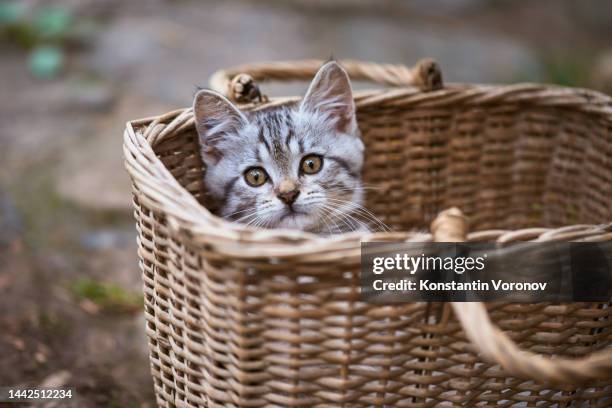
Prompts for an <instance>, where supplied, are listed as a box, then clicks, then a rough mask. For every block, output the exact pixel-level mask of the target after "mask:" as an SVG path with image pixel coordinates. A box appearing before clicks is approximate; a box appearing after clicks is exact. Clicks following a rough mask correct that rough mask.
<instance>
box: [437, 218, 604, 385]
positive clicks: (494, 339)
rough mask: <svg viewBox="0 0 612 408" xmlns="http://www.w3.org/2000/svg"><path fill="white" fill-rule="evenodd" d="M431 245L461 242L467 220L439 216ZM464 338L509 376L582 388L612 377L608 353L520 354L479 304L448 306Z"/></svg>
mask: <svg viewBox="0 0 612 408" xmlns="http://www.w3.org/2000/svg"><path fill="white" fill-rule="evenodd" d="M431 229H432V234H433V237H434V241H435V242H463V241H466V239H467V238H466V237H467V231H468V227H467V220H466V218H465V216H464V215H463V214H462V213H461V211H460V210H459V209H457V208H451V209H448V210H445V211H443V212H441V213H440V214H439V215H438V217H437V218H436V219H435V220H434V221H433V222H432V224H431ZM451 305H452V307H453V310H454V312H455V315H456V316H457V318H458V319H459V322H460V323H461V326H462V327H463V330H464V331H465V334H466V336H467V338H468V339H469V340H470V341H471V342H472V344H474V346H475V347H476V349H477V350H478V351H479V352H480V353H481V354H482V356H483V357H484V358H485V359H486V360H488V361H490V362H492V363H497V364H499V365H500V366H502V367H503V368H504V370H505V371H506V372H507V373H508V374H510V375H513V376H516V377H520V378H528V379H533V380H536V381H541V382H551V383H557V384H584V383H588V382H590V381H595V380H601V379H610V378H611V377H612V349H610V348H608V349H605V350H600V351H597V352H595V353H593V354H591V355H589V356H586V357H582V358H576V359H569V358H555V359H552V358H549V357H545V356H542V355H539V354H536V353H533V352H531V351H527V350H522V349H521V348H520V347H519V346H518V345H517V344H516V343H515V342H514V341H513V340H512V339H510V338H509V337H508V335H506V333H504V332H503V331H502V330H500V329H499V328H498V327H496V326H495V325H494V324H493V322H492V321H491V319H490V317H489V314H488V312H487V309H486V307H485V306H484V304H483V303H481V302H452V303H451Z"/></svg>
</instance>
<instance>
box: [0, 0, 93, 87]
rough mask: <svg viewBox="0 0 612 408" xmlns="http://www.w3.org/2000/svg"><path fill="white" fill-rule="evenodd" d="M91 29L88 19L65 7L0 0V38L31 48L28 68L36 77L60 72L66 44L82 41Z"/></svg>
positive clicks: (54, 74) (51, 75)
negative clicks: (77, 17)
mask: <svg viewBox="0 0 612 408" xmlns="http://www.w3.org/2000/svg"><path fill="white" fill-rule="evenodd" d="M94 29H95V27H94V25H93V24H92V23H91V22H90V21H86V20H77V19H75V18H74V16H73V14H72V12H71V11H70V9H68V8H66V7H62V6H41V7H31V6H28V5H27V4H24V3H23V2H20V1H1V0H0V39H4V40H6V41H9V42H11V43H14V44H16V45H18V46H20V47H22V48H25V49H27V50H30V56H29V61H28V68H29V69H30V71H31V72H32V73H33V74H34V75H35V76H37V77H39V78H51V77H54V76H56V75H57V74H59V73H60V71H61V69H62V68H63V66H64V60H65V57H64V54H65V52H66V48H67V47H68V45H70V44H75V43H81V42H82V41H81V40H83V39H84V38H87V37H90V36H91V33H92V32H93V31H94Z"/></svg>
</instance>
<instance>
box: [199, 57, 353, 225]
mask: <svg viewBox="0 0 612 408" xmlns="http://www.w3.org/2000/svg"><path fill="white" fill-rule="evenodd" d="M194 114H195V116H196V127H197V130H198V133H199V136H200V144H201V147H202V158H203V160H204V162H205V163H206V166H207V171H206V175H205V179H204V182H205V184H206V187H207V189H208V191H209V192H210V193H211V194H212V196H213V198H214V199H216V200H218V201H219V202H220V204H221V205H220V215H221V216H223V217H225V218H228V219H232V220H235V221H238V222H242V223H245V224H249V225H254V226H259V227H264V228H296V229H301V230H306V231H311V232H316V233H336V232H344V231H349V230H356V229H361V228H362V223H360V222H359V221H358V219H357V218H356V217H355V216H354V214H355V213H356V212H359V211H360V210H359V207H360V205H361V203H362V201H363V189H362V187H361V179H360V175H361V168H362V166H363V150H364V147H363V143H362V141H361V139H360V137H359V130H358V128H357V123H356V120H355V107H354V103H353V97H352V92H351V87H350V82H349V79H348V76H347V74H346V73H345V72H344V70H343V69H342V68H341V67H340V66H339V65H338V64H336V63H335V62H330V63H327V64H326V65H324V66H323V67H322V68H321V69H320V70H319V72H318V73H317V75H316V77H315V79H314V80H313V82H312V84H311V85H310V88H309V89H308V92H307V93H306V96H305V97H304V99H303V100H302V102H301V103H299V104H297V105H295V106H283V107H275V108H269V109H265V110H261V111H257V112H252V113H242V112H240V111H239V110H238V109H237V108H236V107H235V106H234V105H232V104H231V103H230V102H229V101H228V100H227V99H225V98H224V97H223V96H221V95H219V94H217V93H214V92H212V91H200V92H199V93H198V94H197V95H196V98H195V101H194ZM351 214H353V215H351Z"/></svg>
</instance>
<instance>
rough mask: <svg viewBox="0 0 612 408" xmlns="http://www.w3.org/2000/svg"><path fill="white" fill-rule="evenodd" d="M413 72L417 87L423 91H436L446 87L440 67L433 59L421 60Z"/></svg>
mask: <svg viewBox="0 0 612 408" xmlns="http://www.w3.org/2000/svg"><path fill="white" fill-rule="evenodd" d="M413 72H414V81H415V85H416V86H418V87H419V88H420V89H421V90H423V91H435V90H437V89H442V87H443V86H444V84H443V80H442V70H441V69H440V65H438V63H437V62H436V61H435V60H433V59H431V58H425V59H422V60H420V61H419V62H418V63H417V64H416V66H415V67H414V68H413Z"/></svg>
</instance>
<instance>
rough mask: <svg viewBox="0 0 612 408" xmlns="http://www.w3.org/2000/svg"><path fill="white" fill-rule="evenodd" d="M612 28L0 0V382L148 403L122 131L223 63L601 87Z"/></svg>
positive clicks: (439, 16) (578, 9) (395, 14)
mask: <svg viewBox="0 0 612 408" xmlns="http://www.w3.org/2000/svg"><path fill="white" fill-rule="evenodd" d="M610 27H612V2H607V1H601V0H574V1H571V0H540V1H538V2H528V1H510V0H490V1H487V0H412V1H390V0H386V1H385V0H287V1H281V0H257V1H256V0H251V1H249V0H241V1H187V0H174V1H170V0H165V1H164V0H147V1H144V0H131V1H121V0H57V1H29V0H23V1H3V2H0V49H1V58H2V59H1V64H0V78H1V79H0V95H1V97H0V119H1V120H0V152H1V157H2V160H1V162H0V166H1V168H0V385H7V386H8V385H28V386H36V385H47V386H49V385H52V386H62V385H65V386H74V387H77V399H76V400H74V401H73V402H72V403H71V405H70V406H75V407H77V406H78V407H97V406H100V407H132V406H133V407H152V406H153V405H154V398H153V391H152V385H151V380H150V378H149V366H148V359H147V349H146V340H145V334H144V320H143V318H142V316H141V314H142V313H141V303H142V301H141V294H140V287H141V281H140V272H139V269H138V267H137V259H136V243H135V229H134V222H133V220H132V218H131V207H130V205H131V201H130V199H131V198H130V189H129V181H128V178H127V174H126V172H125V171H124V168H123V162H122V160H123V159H122V150H121V145H122V133H123V129H124V126H125V122H127V121H128V120H132V119H137V118H141V117H146V116H153V115H157V114H161V113H164V112H167V111H169V110H173V109H176V108H181V107H186V106H189V105H190V104H191V99H192V97H193V93H194V90H195V88H196V86H197V85H206V84H207V80H208V77H209V75H210V74H211V73H212V72H213V71H215V70H216V69H219V68H222V67H228V66H232V65H235V64H241V63H246V62H253V61H260V60H275V59H297V58H323V59H325V58H328V57H329V56H330V55H332V54H333V55H334V57H336V58H355V59H364V60H371V61H377V62H390V63H405V64H413V63H414V62H416V61H417V60H418V59H420V58H422V57H426V56H430V57H434V58H436V59H437V60H438V61H439V62H440V64H441V67H442V69H443V72H444V75H445V80H446V81H449V82H480V83H482V82H492V83H512V82H517V81H529V82H552V83H557V84H562V85H569V86H580V87H590V88H594V89H597V90H600V91H603V92H607V93H610V92H612V43H611V42H610V38H611V37H610ZM273 90H274V89H273ZM298 90H299V88H298ZM266 91H269V89H267V88H265V87H264V92H266ZM13 406H14V405H13ZM50 406H54V405H52V404H51V405H50ZM61 406H66V405H65V404H64V405H61Z"/></svg>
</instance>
